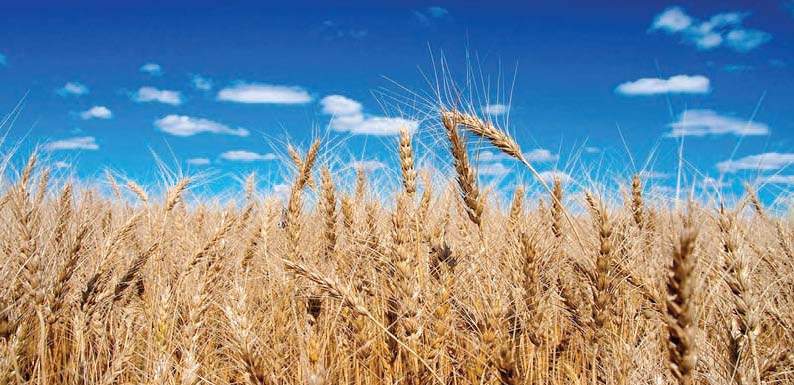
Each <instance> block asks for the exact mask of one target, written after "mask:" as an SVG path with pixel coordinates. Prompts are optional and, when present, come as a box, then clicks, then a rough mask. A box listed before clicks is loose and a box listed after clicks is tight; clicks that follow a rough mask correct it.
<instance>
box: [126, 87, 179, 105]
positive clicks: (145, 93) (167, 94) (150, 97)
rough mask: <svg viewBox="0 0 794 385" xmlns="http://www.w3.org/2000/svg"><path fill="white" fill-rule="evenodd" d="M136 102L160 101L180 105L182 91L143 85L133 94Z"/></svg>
mask: <svg viewBox="0 0 794 385" xmlns="http://www.w3.org/2000/svg"><path fill="white" fill-rule="evenodd" d="M132 100H134V101H136V102H139V103H141V102H158V103H164V104H170V105H172V106H178V105H180V104H182V93H180V92H179V91H170V90H160V89H157V88H154V87H141V88H140V89H139V90H138V92H136V93H135V94H134V95H132Z"/></svg>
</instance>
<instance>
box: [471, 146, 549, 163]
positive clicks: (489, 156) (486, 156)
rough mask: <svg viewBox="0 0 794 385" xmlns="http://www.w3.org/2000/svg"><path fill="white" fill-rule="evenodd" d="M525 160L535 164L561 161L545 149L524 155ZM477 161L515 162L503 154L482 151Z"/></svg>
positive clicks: (538, 149)
mask: <svg viewBox="0 0 794 385" xmlns="http://www.w3.org/2000/svg"><path fill="white" fill-rule="evenodd" d="M524 158H526V160H527V161H529V162H533V163H545V162H554V161H556V160H557V159H559V156H557V155H555V154H552V153H551V151H549V150H547V149H545V148H536V149H534V150H531V151H527V152H525V153H524ZM477 160H479V161H480V162H494V161H498V160H514V158H513V157H511V156H508V155H506V154H504V153H502V152H493V151H480V152H479V153H478V157H477Z"/></svg>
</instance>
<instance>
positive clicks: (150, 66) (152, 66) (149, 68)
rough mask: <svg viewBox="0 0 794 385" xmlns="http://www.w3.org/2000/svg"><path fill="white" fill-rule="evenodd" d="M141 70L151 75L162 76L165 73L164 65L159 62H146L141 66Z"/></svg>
mask: <svg viewBox="0 0 794 385" xmlns="http://www.w3.org/2000/svg"><path fill="white" fill-rule="evenodd" d="M140 71H141V72H143V73H147V74H149V75H151V76H160V75H162V74H163V67H161V66H160V65H159V64H157V63H146V64H144V65H142V66H141V68H140Z"/></svg>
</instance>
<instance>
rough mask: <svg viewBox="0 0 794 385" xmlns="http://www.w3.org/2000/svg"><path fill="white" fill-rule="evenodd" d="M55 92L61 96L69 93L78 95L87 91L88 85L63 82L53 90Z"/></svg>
mask: <svg viewBox="0 0 794 385" xmlns="http://www.w3.org/2000/svg"><path fill="white" fill-rule="evenodd" d="M55 93H57V94H58V95H61V96H69V95H75V96H80V95H85V94H87V93H88V87H86V85H85V84H83V83H80V82H68V83H66V84H64V86H63V87H61V88H58V89H57V90H55Z"/></svg>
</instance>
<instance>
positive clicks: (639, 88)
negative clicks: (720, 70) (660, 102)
mask: <svg viewBox="0 0 794 385" xmlns="http://www.w3.org/2000/svg"><path fill="white" fill-rule="evenodd" d="M615 91H616V92H617V93H620V94H623V95H656V94H673V93H678V94H705V93H708V92H709V91H711V87H710V85H709V78H707V77H705V76H701V75H696V76H689V75H676V76H672V77H670V78H669V79H659V78H642V79H639V80H635V81H633V82H625V83H623V84H621V85H619V86H617V88H615Z"/></svg>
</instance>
